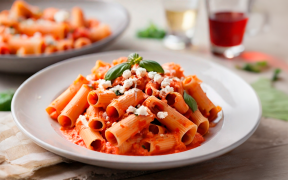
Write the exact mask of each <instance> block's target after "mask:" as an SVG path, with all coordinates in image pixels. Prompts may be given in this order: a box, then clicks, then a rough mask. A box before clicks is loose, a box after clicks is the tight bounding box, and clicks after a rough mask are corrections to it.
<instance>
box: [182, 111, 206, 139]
mask: <svg viewBox="0 0 288 180" xmlns="http://www.w3.org/2000/svg"><path fill="white" fill-rule="evenodd" d="M185 116H186V117H188V118H189V119H191V120H192V122H193V123H194V124H196V125H197V132H198V133H199V134H201V135H205V134H206V133H207V132H208V130H209V121H208V119H207V118H206V117H204V116H203V115H202V114H201V112H200V111H199V109H197V110H196V111H195V112H192V110H191V109H189V111H188V112H187V113H186V114H185Z"/></svg>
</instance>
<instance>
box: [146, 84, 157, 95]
mask: <svg viewBox="0 0 288 180" xmlns="http://www.w3.org/2000/svg"><path fill="white" fill-rule="evenodd" d="M159 88H160V84H158V83H155V82H153V81H149V82H148V83H147V84H146V88H145V93H146V94H148V95H149V96H156V97H157V96H159V90H158V89H159Z"/></svg>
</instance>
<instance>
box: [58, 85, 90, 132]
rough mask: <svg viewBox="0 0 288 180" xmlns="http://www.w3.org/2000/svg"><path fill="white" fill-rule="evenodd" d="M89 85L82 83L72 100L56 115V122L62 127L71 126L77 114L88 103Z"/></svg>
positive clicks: (79, 113) (83, 109)
mask: <svg viewBox="0 0 288 180" xmlns="http://www.w3.org/2000/svg"><path fill="white" fill-rule="evenodd" d="M90 90H91V89H90V87H89V86H88V85H86V84H83V85H82V87H81V88H80V89H79V91H78V92H77V93H76V95H75V96H74V97H73V98H72V100H71V101H70V102H69V103H68V104H67V106H66V107H65V108H64V109H63V111H62V112H61V114H60V115H59V117H58V122H59V124H60V125H61V126H63V127H73V126H74V125H75V122H76V120H77V118H78V117H79V115H81V114H82V113H83V112H84V111H85V109H86V108H88V106H89V104H88V102H87V95H88V93H89V92H90Z"/></svg>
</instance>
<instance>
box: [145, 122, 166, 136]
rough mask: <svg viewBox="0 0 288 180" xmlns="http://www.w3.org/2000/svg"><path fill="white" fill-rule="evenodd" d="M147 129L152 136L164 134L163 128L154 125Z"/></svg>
mask: <svg viewBox="0 0 288 180" xmlns="http://www.w3.org/2000/svg"><path fill="white" fill-rule="evenodd" d="M148 129H149V131H150V132H152V133H153V134H164V133H165V132H166V129H165V128H164V127H162V126H158V125H156V124H150V125H149V128H148Z"/></svg>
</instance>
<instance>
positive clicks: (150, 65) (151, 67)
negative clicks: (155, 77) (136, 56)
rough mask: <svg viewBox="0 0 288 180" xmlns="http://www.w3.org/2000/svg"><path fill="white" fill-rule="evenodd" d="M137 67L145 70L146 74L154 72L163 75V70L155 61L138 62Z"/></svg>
mask: <svg viewBox="0 0 288 180" xmlns="http://www.w3.org/2000/svg"><path fill="white" fill-rule="evenodd" d="M139 66H140V67H142V68H145V69H146V70H147V71H148V72H150V71H154V72H158V73H161V74H163V73H164V69H163V68H162V66H161V65H160V64H159V63H158V62H156V61H152V60H142V61H140V63H139Z"/></svg>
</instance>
